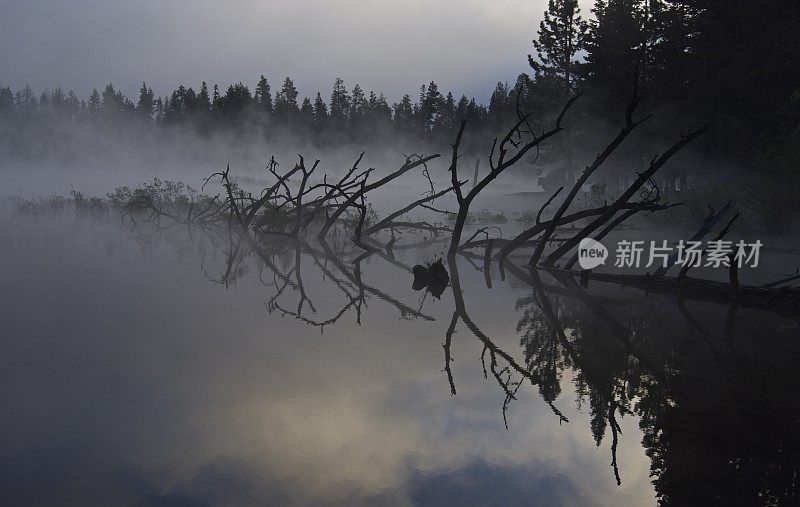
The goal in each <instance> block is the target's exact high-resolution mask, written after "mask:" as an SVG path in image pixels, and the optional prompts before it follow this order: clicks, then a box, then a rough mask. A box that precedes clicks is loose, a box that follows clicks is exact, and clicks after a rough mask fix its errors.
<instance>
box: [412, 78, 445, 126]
mask: <svg viewBox="0 0 800 507" xmlns="http://www.w3.org/2000/svg"><path fill="white" fill-rule="evenodd" d="M441 100H442V95H441V94H440V93H439V87H438V86H437V85H436V83H434V82H433V81H431V82H430V84H429V85H428V86H427V87H426V86H424V85H423V86H422V87H421V88H420V101H419V107H418V110H417V115H418V118H417V127H418V128H419V130H420V133H422V134H428V133H430V132H431V131H432V130H433V125H434V123H435V122H436V120H437V115H438V113H439V105H440V103H441Z"/></svg>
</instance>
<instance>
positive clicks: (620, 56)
mask: <svg viewBox="0 0 800 507" xmlns="http://www.w3.org/2000/svg"><path fill="white" fill-rule="evenodd" d="M592 12H593V13H594V14H595V18H596V19H595V20H592V22H591V23H590V30H589V36H588V38H587V51H588V55H587V58H586V59H587V64H586V67H587V80H589V82H590V84H591V85H592V86H593V87H594V88H596V89H599V90H602V91H603V92H604V99H603V101H604V102H605V104H606V106H607V107H608V108H618V107H619V102H622V101H624V100H626V99H627V97H629V96H630V93H631V88H632V86H633V83H634V80H635V79H638V77H637V73H638V72H639V71H640V67H641V63H642V61H643V59H644V53H643V48H644V34H643V29H642V20H643V9H642V6H641V4H640V3H639V1H638V0H608V1H606V0H597V2H596V3H595V6H594V9H592Z"/></svg>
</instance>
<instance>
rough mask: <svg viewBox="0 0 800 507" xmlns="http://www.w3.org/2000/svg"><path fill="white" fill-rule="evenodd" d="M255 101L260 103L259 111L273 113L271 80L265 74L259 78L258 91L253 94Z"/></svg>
mask: <svg viewBox="0 0 800 507" xmlns="http://www.w3.org/2000/svg"><path fill="white" fill-rule="evenodd" d="M253 98H254V100H255V103H256V104H257V105H258V109H259V111H262V112H264V113H267V114H272V94H271V93H270V86H269V81H267V78H265V77H264V75H263V74H262V75H261V79H259V80H258V84H257V85H256V91H255V94H254V95H253Z"/></svg>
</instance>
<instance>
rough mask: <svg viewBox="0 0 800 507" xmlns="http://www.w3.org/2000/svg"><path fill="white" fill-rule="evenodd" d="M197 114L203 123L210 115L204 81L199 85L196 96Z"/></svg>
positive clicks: (209, 102) (209, 99)
mask: <svg viewBox="0 0 800 507" xmlns="http://www.w3.org/2000/svg"><path fill="white" fill-rule="evenodd" d="M197 114H198V117H201V118H203V120H204V121H207V120H208V116H209V114H211V98H210V97H209V96H208V85H207V84H206V82H205V81H203V83H202V84H201V85H200V93H198V94H197Z"/></svg>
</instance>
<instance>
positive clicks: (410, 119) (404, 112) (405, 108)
mask: <svg viewBox="0 0 800 507" xmlns="http://www.w3.org/2000/svg"><path fill="white" fill-rule="evenodd" d="M393 108H394V128H395V129H396V130H397V131H398V132H402V133H405V134H409V133H411V131H412V130H413V129H414V106H413V105H412V104H411V97H410V96H409V95H408V94H405V95H403V98H402V99H401V100H400V102H399V103H396V104H394V106H393Z"/></svg>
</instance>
